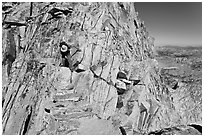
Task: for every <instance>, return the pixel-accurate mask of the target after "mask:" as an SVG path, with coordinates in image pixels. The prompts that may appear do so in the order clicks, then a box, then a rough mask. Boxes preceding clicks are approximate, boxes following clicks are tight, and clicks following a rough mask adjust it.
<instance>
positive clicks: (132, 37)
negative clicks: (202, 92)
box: [2, 2, 200, 135]
mask: <svg viewBox="0 0 204 137" xmlns="http://www.w3.org/2000/svg"><path fill="white" fill-rule="evenodd" d="M2 31H3V32H2V36H3V38H2V43H3V45H2V47H3V50H2V51H3V61H2V64H3V72H2V77H3V83H2V84H3V87H2V88H3V93H2V128H3V131H2V133H3V134H20V135H24V134H35V135H36V134H37V135H39V134H40V135H43V134H48V135H51V134H54V135H56V134H57V135H65V134H71V135H74V134H83V135H84V134H104V135H105V134H115V135H116V134H128V135H131V134H158V133H161V134H163V133H165V134H200V133H199V132H198V131H197V130H195V129H194V128H193V127H191V126H188V124H191V123H190V122H189V123H185V124H184V123H183V122H182V119H181V118H180V117H178V114H179V113H180V111H177V110H178V109H177V108H176V107H179V106H175V102H174V101H173V100H172V96H171V92H170V91H169V89H168V87H167V86H166V85H165V84H164V83H163V82H162V79H161V75H160V68H159V67H158V63H157V61H156V60H155V59H154V54H153V48H154V44H153V41H154V39H153V38H152V37H150V36H149V34H148V32H147V30H146V28H145V25H144V22H142V21H141V20H140V19H139V18H138V14H137V12H135V8H134V4H133V3H53V2H51V3H3V29H2ZM61 42H64V43H66V44H67V45H68V46H69V55H67V56H66V58H62V55H61V52H60V50H62V49H61V48H60V46H59V45H60V43H61ZM63 50H64V49H63ZM66 50H67V49H66ZM66 61H67V62H66ZM197 121H199V120H197ZM197 121H196V120H195V121H194V123H196V122H197ZM183 124H184V125H183ZM166 128H168V129H166ZM167 132H168V133H167Z"/></svg>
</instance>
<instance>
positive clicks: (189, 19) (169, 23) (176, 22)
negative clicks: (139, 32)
mask: <svg viewBox="0 0 204 137" xmlns="http://www.w3.org/2000/svg"><path fill="white" fill-rule="evenodd" d="M135 9H136V11H138V13H139V18H140V19H141V20H143V21H144V23H145V26H146V28H147V31H148V32H149V33H150V35H151V36H153V37H154V38H155V42H154V43H155V46H163V45H173V46H201V45H202V3H201V2H136V3H135Z"/></svg>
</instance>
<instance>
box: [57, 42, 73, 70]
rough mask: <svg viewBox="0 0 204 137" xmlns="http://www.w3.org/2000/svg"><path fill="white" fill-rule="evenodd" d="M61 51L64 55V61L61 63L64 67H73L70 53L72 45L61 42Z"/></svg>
mask: <svg viewBox="0 0 204 137" xmlns="http://www.w3.org/2000/svg"><path fill="white" fill-rule="evenodd" d="M59 47H60V53H61V55H62V62H61V65H60V66H62V67H69V68H70V67H71V66H70V65H71V64H72V63H71V55H70V48H71V47H70V46H69V45H68V44H67V43H66V42H61V43H60V45H59Z"/></svg>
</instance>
